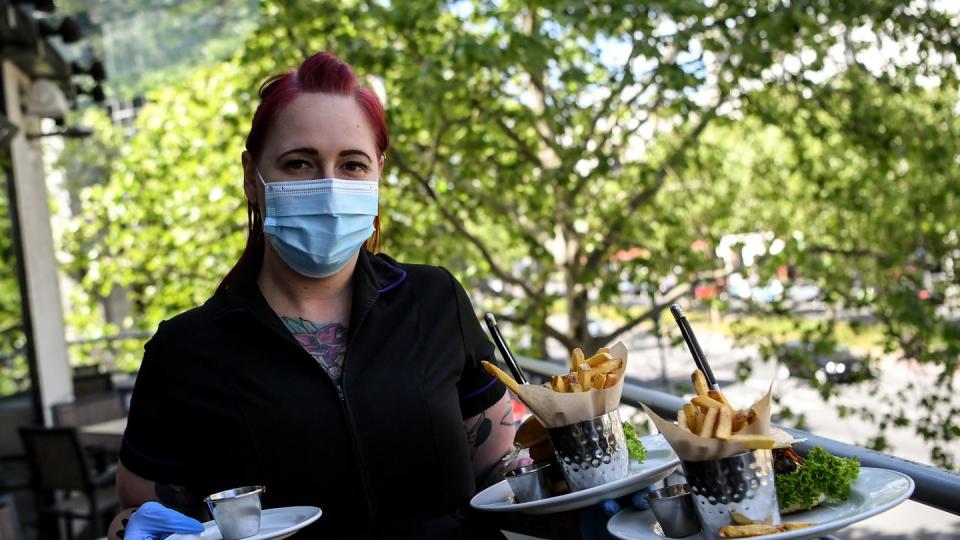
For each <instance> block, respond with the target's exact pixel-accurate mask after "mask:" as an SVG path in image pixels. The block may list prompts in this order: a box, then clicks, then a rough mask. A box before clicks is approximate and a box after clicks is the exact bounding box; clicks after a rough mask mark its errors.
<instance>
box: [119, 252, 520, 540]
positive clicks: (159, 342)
mask: <svg viewBox="0 0 960 540" xmlns="http://www.w3.org/2000/svg"><path fill="white" fill-rule="evenodd" d="M353 287H354V290H353V305H352V310H351V314H350V326H349V331H348V341H347V348H346V358H345V361H344V367H343V376H342V391H341V390H339V389H338V387H337V385H335V384H334V383H333V381H332V380H331V379H330V378H329V377H328V376H327V374H326V372H325V371H324V369H323V368H322V367H321V366H320V365H319V364H318V362H317V361H316V360H315V359H314V358H313V357H312V356H311V355H310V354H308V353H307V352H306V351H305V350H304V349H303V347H302V346H301V345H300V343H298V342H297V341H296V340H295V339H294V337H293V336H292V335H291V334H290V332H289V331H288V330H287V328H286V327H285V326H284V324H283V322H282V321H281V320H280V318H279V317H278V316H277V314H276V313H274V312H273V310H272V309H271V308H270V307H269V305H268V304H267V302H266V301H265V300H264V298H263V296H262V295H261V293H260V291H259V288H258V287H257V285H256V272H254V271H248V272H244V273H241V274H240V275H239V276H238V280H237V281H236V282H235V283H234V284H232V285H231V286H230V287H229V288H228V289H227V290H226V291H224V292H222V293H219V294H217V295H215V296H213V297H212V298H211V299H210V300H208V301H207V302H206V303H205V304H204V305H202V306H200V307H198V308H195V309H192V310H190V311H187V312H186V313H183V314H180V315H178V316H176V317H174V318H173V319H170V320H169V321H165V322H163V323H161V325H160V327H159V328H158V329H157V333H156V335H154V337H153V338H152V339H151V340H150V341H149V342H148V343H147V345H146V347H145V354H144V358H143V364H142V366H141V368H140V373H139V375H138V376H137V382H136V387H135V389H134V393H133V398H132V402H131V409H130V416H129V420H128V425H127V430H126V433H125V436H124V442H123V447H122V450H121V456H120V460H121V462H122V463H123V465H124V466H125V467H126V468H128V469H129V470H130V471H132V472H133V473H135V474H137V475H139V476H141V477H143V478H146V479H149V480H153V481H155V482H157V483H159V484H170V485H177V486H184V487H187V488H189V489H190V490H191V491H192V492H194V493H199V494H201V495H205V494H209V493H214V492H216V491H220V490H224V489H229V488H234V487H240V486H245V485H264V486H266V488H267V492H266V494H265V495H264V497H263V504H264V508H271V507H284V506H301V505H310V506H318V507H320V508H321V509H322V511H323V515H322V517H321V518H320V519H319V520H318V521H317V522H316V523H314V524H313V525H311V526H310V527H308V528H306V529H304V530H303V531H301V532H300V533H299V534H298V538H302V539H306V538H310V537H314V538H325V539H329V538H340V537H346V538H458V537H463V536H464V534H465V531H470V532H471V536H474V537H475V536H482V535H483V534H482V533H481V532H480V529H478V528H477V527H476V526H475V525H474V524H472V523H467V522H466V521H465V518H464V515H465V512H464V509H465V508H466V507H467V505H468V502H469V499H470V497H471V496H472V495H473V493H474V490H475V485H474V479H473V476H472V473H471V464H470V448H469V446H468V443H467V440H466V436H465V433H464V427H463V420H464V419H465V418H469V417H470V416H473V415H475V414H477V413H479V412H480V411H482V410H484V409H486V408H488V407H490V406H491V405H493V404H494V403H496V402H497V401H498V400H499V398H500V397H502V396H503V393H504V391H505V388H504V386H503V385H502V384H501V383H500V382H499V381H496V380H495V379H492V378H491V377H490V376H489V375H487V374H486V373H485V372H484V371H483V370H482V368H481V367H480V365H479V363H480V360H484V359H488V358H490V357H491V356H492V353H493V347H492V345H491V343H490V342H489V341H488V340H487V339H486V337H485V335H484V333H483V331H482V330H481V328H480V325H479V322H478V321H477V319H476V316H475V314H474V312H473V309H472V306H471V305H470V301H469V299H468V297H467V295H466V293H465V292H464V290H463V288H462V287H461V286H460V284H459V283H458V282H457V281H456V279H454V278H453V276H452V275H451V274H450V273H449V272H448V271H446V270H445V269H443V268H438V267H431V266H421V265H407V264H399V263H397V262H396V261H393V260H392V259H390V258H389V257H386V256H384V255H376V256H374V255H371V254H369V253H367V252H366V251H365V250H361V254H360V257H359V260H358V264H357V268H356V270H355V272H354V283H353Z"/></svg>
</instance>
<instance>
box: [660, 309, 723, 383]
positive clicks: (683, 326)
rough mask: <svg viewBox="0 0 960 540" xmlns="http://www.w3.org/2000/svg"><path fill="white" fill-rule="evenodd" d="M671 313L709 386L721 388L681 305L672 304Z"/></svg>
mask: <svg viewBox="0 0 960 540" xmlns="http://www.w3.org/2000/svg"><path fill="white" fill-rule="evenodd" d="M670 313H673V318H674V319H676V321H677V325H679V326H680V333H681V334H683V340H684V341H686V342H687V348H688V349H690V354H692V355H693V361H694V362H695V363H696V364H697V368H698V369H699V370H700V371H702V372H703V374H704V376H706V379H707V386H709V387H710V388H711V389H713V390H720V385H719V384H717V378H716V377H715V376H714V375H713V370H712V369H710V363H709V362H707V357H706V356H705V355H704V354H703V349H701V348H700V342H698V341H697V336H695V335H694V334H693V328H691V327H690V322H689V321H687V316H686V315H684V314H683V310H682V309H680V305H679V304H673V305H671V306H670Z"/></svg>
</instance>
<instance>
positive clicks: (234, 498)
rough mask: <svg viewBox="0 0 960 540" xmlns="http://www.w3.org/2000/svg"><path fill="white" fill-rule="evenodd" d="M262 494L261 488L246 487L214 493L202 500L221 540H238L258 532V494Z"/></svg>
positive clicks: (262, 489)
mask: <svg viewBox="0 0 960 540" xmlns="http://www.w3.org/2000/svg"><path fill="white" fill-rule="evenodd" d="M263 492H264V487H263V486H246V487H241V488H236V489H228V490H226V491H221V492H219V493H214V494H213V495H209V496H208V497H207V498H206V499H204V500H203V502H205V503H207V508H208V509H209V510H210V514H211V515H212V516H213V520H214V521H216V522H217V528H218V529H220V536H222V537H223V540H239V539H240V538H246V537H248V536H253V535H255V534H257V533H258V532H260V494H261V493H263Z"/></svg>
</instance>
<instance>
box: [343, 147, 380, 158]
mask: <svg viewBox="0 0 960 540" xmlns="http://www.w3.org/2000/svg"><path fill="white" fill-rule="evenodd" d="M356 155H359V156H363V157H365V158H367V161H373V160H372V159H370V156H369V155H368V154H367V153H366V152H364V151H363V150H358V149H356V148H351V149H350V150H344V151H343V152H340V157H347V156H356Z"/></svg>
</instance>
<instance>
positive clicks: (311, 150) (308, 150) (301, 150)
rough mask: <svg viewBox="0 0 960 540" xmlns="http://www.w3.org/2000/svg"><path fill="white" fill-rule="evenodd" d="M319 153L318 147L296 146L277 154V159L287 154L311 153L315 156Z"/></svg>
mask: <svg viewBox="0 0 960 540" xmlns="http://www.w3.org/2000/svg"><path fill="white" fill-rule="evenodd" d="M317 153H318V152H317V151H316V149H314V148H310V147H308V146H303V147H300V148H294V149H293V150H287V151H286V152H284V153H282V154H280V155H279V156H277V159H280V158H282V157H283V156H285V155H287V154H310V155H311V156H315V155H317Z"/></svg>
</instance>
